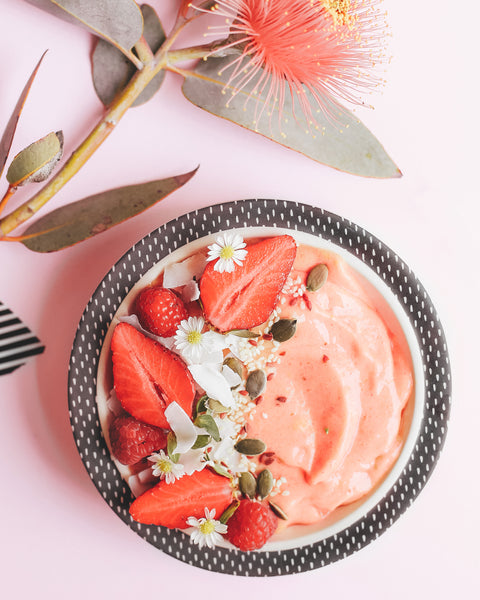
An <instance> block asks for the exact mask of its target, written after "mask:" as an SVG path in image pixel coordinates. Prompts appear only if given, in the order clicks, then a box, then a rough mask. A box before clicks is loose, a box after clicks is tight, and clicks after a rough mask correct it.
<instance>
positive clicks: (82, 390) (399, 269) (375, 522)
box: [69, 199, 451, 576]
mask: <svg viewBox="0 0 480 600" xmlns="http://www.w3.org/2000/svg"><path fill="white" fill-rule="evenodd" d="M242 228H248V231H253V232H255V231H256V235H259V234H261V233H265V232H267V234H268V233H270V234H272V231H273V233H275V232H276V231H279V232H280V230H283V232H285V230H287V231H289V232H291V233H293V234H294V235H295V236H296V237H297V239H299V240H300V241H305V242H307V243H310V244H313V245H319V246H320V247H328V248H330V249H333V250H334V251H336V252H337V253H339V254H341V255H342V257H343V258H344V259H345V260H347V262H349V263H350V264H351V265H352V266H353V267H354V268H356V269H357V270H358V271H359V272H360V273H361V274H362V275H363V276H365V277H366V278H367V279H368V280H369V281H370V282H371V283H373V284H374V285H375V287H376V288H377V289H378V290H379V291H380V292H381V293H382V295H383V296H384V297H385V299H386V300H387V301H388V303H389V305H390V307H391V308H392V309H393V311H394V313H395V315H396V316H397V318H398V320H399V322H400V324H401V326H402V328H403V331H404V333H405V336H406V338H407V341H408V344H409V347H410V351H411V354H412V360H413V365H414V375H415V382H416V383H415V402H414V409H413V413H412V415H411V423H410V429H409V435H408V437H407V439H406V441H405V445H404V448H403V451H402V453H401V455H400V457H399V459H398V460H397V462H396V463H395V465H394V467H393V468H392V470H391V471H390V473H389V474H388V476H387V477H386V479H385V480H384V481H383V482H382V484H381V485H380V486H379V487H378V488H377V489H375V490H374V491H373V492H372V493H371V494H370V495H369V496H367V497H366V498H365V499H362V500H361V501H359V502H357V503H354V504H353V505H350V506H349V507H345V508H343V509H340V510H339V511H336V512H335V516H334V518H330V520H328V519H327V521H326V522H325V523H324V524H323V526H322V528H321V529H320V530H318V529H315V528H313V529H312V528H310V529H309V528H306V529H301V528H300V529H295V528H289V529H291V530H292V531H290V533H289V534H288V535H287V536H286V537H284V538H281V539H280V540H277V541H273V542H271V543H269V544H267V545H266V546H265V547H264V549H262V550H260V551H257V552H248V553H243V552H240V551H237V550H235V549H232V548H231V547H216V548H215V549H208V548H207V549H205V548H202V549H201V550H200V549H199V548H198V546H196V545H194V544H192V543H191V542H190V539H189V536H188V535H187V534H185V533H183V532H181V531H178V530H169V529H166V528H163V527H155V526H146V525H142V524H140V523H136V522H134V521H133V520H132V519H131V518H130V515H129V512H128V509H129V506H130V504H131V502H132V499H133V498H132V494H131V491H130V489H129V488H128V486H127V485H126V484H125V482H124V481H123V479H122V478H121V477H120V474H119V472H118V470H117V468H116V466H115V464H114V462H113V461H112V459H111V457H110V453H109V451H108V449H107V446H106V443H105V440H104V438H103V434H102V429H101V425H100V420H99V415H98V409H97V404H96V386H97V368H98V365H99V360H100V356H101V351H102V346H103V342H104V339H105V336H106V335H107V332H108V329H109V326H110V324H111V322H112V319H113V317H114V315H115V313H116V311H117V309H118V307H119V306H120V304H121V303H122V301H123V300H124V298H125V297H126V296H127V294H128V293H129V291H130V290H131V289H132V287H133V286H134V285H135V284H137V283H138V281H139V280H140V278H141V277H142V276H144V275H145V274H146V273H147V272H148V271H149V270H151V269H152V268H153V267H155V265H157V263H158V262H159V261H161V260H162V259H164V258H166V257H168V256H169V255H170V254H171V253H173V252H175V251H177V250H179V249H181V248H183V247H184V246H185V245H186V244H189V243H193V246H195V245H196V244H195V241H196V240H200V239H203V238H207V240H208V236H212V235H214V234H216V233H217V232H219V231H224V230H230V229H242ZM252 228H253V229H252ZM259 228H260V229H259ZM272 228H273V229H272ZM197 243H198V242H197ZM450 395H451V381H450V367H449V358H448V351H447V346H446V342H445V338H444V334H443V329H442V326H441V323H440V322H439V320H438V317H437V315H436V311H435V308H434V307H433V305H432V303H431V301H430V299H429V297H428V294H427V292H426V291H425V289H424V288H423V286H422V284H421V283H420V282H419V281H418V279H417V278H416V277H415V275H414V274H413V273H412V271H411V270H410V269H409V267H408V266H407V265H406V264H405V263H404V262H403V261H402V259H401V258H400V257H399V256H397V255H396V254H395V253H394V252H393V251H392V250H391V249H390V248H388V247H387V246H385V245H384V244H383V242H381V241H380V240H379V239H377V238H376V237H374V236H373V235H371V234H370V233H368V232H366V231H365V230H364V229H362V228H361V227H359V226H357V225H355V224H354V223H352V222H351V221H348V220H347V219H344V218H342V217H339V216H337V215H334V214H332V213H329V212H326V211H324V210H322V209H319V208H314V207H311V206H307V205H304V204H300V203H294V202H287V201H284V200H263V199H255V200H242V201H237V202H232V203H225V204H219V205H215V206H211V207H208V208H204V209H201V210H198V211H194V212H191V213H188V214H186V215H184V216H182V217H179V218H178V219H175V220H174V221H171V222H169V223H167V224H165V225H163V226H162V227H160V228H159V229H157V230H155V231H153V232H152V233H151V234H149V235H147V236H146V237H145V238H143V239H142V240H140V241H139V242H138V244H136V245H135V246H133V247H132V248H131V249H130V250H129V251H128V252H127V253H126V254H125V255H124V256H123V257H122V258H121V259H120V260H119V261H118V262H117V263H116V264H115V265H114V266H113V267H112V268H111V270H110V271H109V272H108V273H107V275H106V276H105V278H104V279H103V281H102V282H101V283H100V285H99V286H98V288H97V289H96V291H95V293H94V294H93V296H92V298H91V300H90V301H89V303H88V305H87V306H86V308H85V311H84V313H83V316H82V319H81V321H80V323H79V326H78V330H77V334H76V337H75V341H74V344H73V349H72V354H71V360H70V370H69V408H70V419H71V425H72V429H73V434H74V437H75V441H76V443H77V447H78V451H79V453H80V456H81V458H82V460H83V463H84V465H85V467H86V469H87V471H88V473H89V474H90V477H91V478H92V480H93V482H94V484H95V485H96V487H97V489H98V491H99V492H100V493H101V495H102V496H103V498H104V499H105V501H106V502H107V503H108V504H109V505H110V507H111V508H112V510H114V511H115V512H116V514H117V515H118V516H119V517H120V518H121V519H122V520H123V521H124V522H125V523H126V524H128V525H129V526H130V527H131V528H132V529H133V530H134V531H136V532H137V533H138V534H139V535H140V536H141V537H143V538H144V539H145V540H146V541H148V542H149V543H151V544H153V545H154V546H156V547H157V548H159V549H160V550H163V551H164V552H166V553H167V554H169V555H171V556H174V557H176V558H178V559H179V560H182V561H184V562H186V563H188V564H191V565H194V566H197V567H200V568H204V569H208V570H211V571H217V572H222V573H229V574H233V575H246V576H275V575H284V574H288V573H298V572H302V571H307V570H311V569H315V568H319V567H323V566H325V565H328V564H330V563H333V562H335V561H337V560H340V559H342V558H345V557H347V556H348V555H350V554H352V553H353V552H356V551H357V550H360V549H361V548H363V547H364V546H366V545H367V544H369V543H370V542H371V541H373V540H375V539H376V538H377V537H378V536H379V535H380V534H381V533H383V532H384V531H385V530H386V529H387V528H388V527H389V526H391V525H392V524H393V523H394V522H395V521H396V520H397V519H398V518H399V517H400V515H402V514H403V512H404V511H405V510H406V509H407V508H408V506H410V504H411V503H412V502H413V501H414V499H415V498H416V496H417V495H418V494H419V492H420V491H421V490H422V488H423V487H424V485H425V484H426V482H427V480H428V478H429V476H430V474H431V473H432V470H433V468H434V466H435V464H436V462H437V460H438V457H439V454H440V452H441V449H442V447H443V443H444V440H445V436H446V432H447V421H448V417H449V412H450ZM287 531H288V530H287Z"/></svg>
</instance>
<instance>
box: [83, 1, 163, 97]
mask: <svg viewBox="0 0 480 600" xmlns="http://www.w3.org/2000/svg"><path fill="white" fill-rule="evenodd" d="M141 10H142V14H143V19H144V22H145V27H144V30H143V37H144V38H145V40H146V42H147V43H148V45H149V46H150V49H151V50H152V52H153V53H155V52H156V51H157V50H158V49H159V48H160V46H161V45H162V44H163V42H164V41H165V32H164V30H163V27H162V24H161V23H160V19H159V18H158V16H157V13H156V12H155V11H154V9H153V8H152V7H151V6H149V5H148V4H143V5H142V6H141ZM136 72H137V69H136V68H135V66H134V65H133V64H132V62H131V61H130V60H128V58H126V57H125V55H124V54H123V53H122V52H121V51H120V50H118V48H116V47H115V46H113V45H112V44H110V43H109V42H107V41H105V40H104V39H99V40H98V41H97V44H96V46H95V50H94V51H93V56H92V78H93V85H94V87H95V91H96V93H97V96H98V97H99V98H100V100H101V101H102V102H103V104H105V106H108V105H109V104H111V102H112V100H113V99H114V98H115V96H116V95H117V93H118V92H119V91H121V90H123V89H124V88H125V87H126V85H127V84H128V82H129V81H130V79H131V78H132V77H133V75H134V74H135V73H136ZM164 79H165V71H160V73H158V74H157V75H156V76H155V77H154V78H153V79H152V81H150V83H149V84H148V85H147V87H146V88H145V89H144V90H143V91H142V93H141V94H140V95H139V96H138V98H137V99H136V100H135V101H134V102H133V104H132V106H140V105H141V104H144V103H145V102H148V100H150V98H152V97H153V96H154V95H155V93H156V92H157V91H158V90H159V89H160V86H161V85H162V83H163V80H164Z"/></svg>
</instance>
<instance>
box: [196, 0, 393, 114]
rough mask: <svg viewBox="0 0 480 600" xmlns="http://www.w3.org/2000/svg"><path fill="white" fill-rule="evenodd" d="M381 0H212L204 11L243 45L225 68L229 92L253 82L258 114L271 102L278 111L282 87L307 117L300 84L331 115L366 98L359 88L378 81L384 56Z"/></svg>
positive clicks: (231, 40)
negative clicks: (259, 102) (223, 21)
mask: <svg viewBox="0 0 480 600" xmlns="http://www.w3.org/2000/svg"><path fill="white" fill-rule="evenodd" d="M379 1H380V0H217V2H216V5H215V7H213V8H212V9H211V10H210V11H208V12H211V13H215V14H217V15H219V16H223V17H225V18H226V20H227V21H226V24H227V28H225V27H223V28H222V29H223V30H224V31H222V33H224V34H225V35H226V34H230V37H229V38H228V40H227V47H238V48H240V50H241V55H240V56H239V57H237V58H235V59H232V61H231V62H230V63H229V65H228V66H227V67H226V68H227V69H229V70H230V73H229V80H228V83H227V86H229V87H233V88H234V91H233V96H235V95H236V94H237V93H238V92H239V91H240V90H242V89H243V88H244V87H245V86H246V85H247V84H249V83H253V90H251V92H250V96H251V95H252V94H254V95H256V94H259V95H261V96H262V99H263V100H264V103H263V105H262V108H261V110H260V114H257V115H256V118H257V119H259V118H260V116H261V113H262V112H263V111H264V110H265V108H266V107H269V106H270V107H272V106H277V107H278V110H279V116H280V118H281V115H282V107H283V104H284V101H285V93H286V92H287V93H288V89H289V91H290V94H291V95H292V98H294V97H295V96H296V97H297V98H298V101H299V104H300V107H301V109H302V111H303V112H304V114H305V116H306V117H307V119H308V120H313V121H314V120H315V119H314V117H313V113H312V107H311V106H310V103H309V100H308V98H307V96H306V94H305V90H309V91H310V92H311V94H312V96H313V97H314V99H315V101H316V103H317V104H318V110H321V111H323V112H324V113H325V114H326V115H327V116H329V117H330V118H332V117H333V119H334V120H335V112H336V110H337V109H339V108H340V107H339V103H342V102H343V101H346V102H348V103H352V104H364V102H363V100H362V94H364V93H365V92H369V91H371V90H372V89H373V88H375V87H377V86H378V84H379V83H380V82H381V79H380V78H379V75H378V72H377V69H376V67H377V66H378V65H379V64H380V63H382V62H383V61H384V60H385V49H384V44H385V37H386V36H385V29H386V23H385V19H384V17H385V15H384V14H383V13H382V12H381V11H380V10H379V9H378V4H379ZM205 12H207V11H205ZM219 29H220V28H219ZM217 34H218V29H217ZM222 46H223V47H225V44H223V45H222ZM224 70H225V69H224ZM285 84H287V86H288V89H287V87H286V85H285ZM257 111H258V105H257Z"/></svg>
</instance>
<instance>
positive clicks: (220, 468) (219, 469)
mask: <svg viewBox="0 0 480 600" xmlns="http://www.w3.org/2000/svg"><path fill="white" fill-rule="evenodd" d="M213 470H214V471H215V473H217V474H218V475H221V476H222V477H228V479H231V478H232V476H231V475H230V473H229V472H228V471H227V469H226V468H225V467H223V466H222V465H220V464H218V463H214V464H213Z"/></svg>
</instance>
